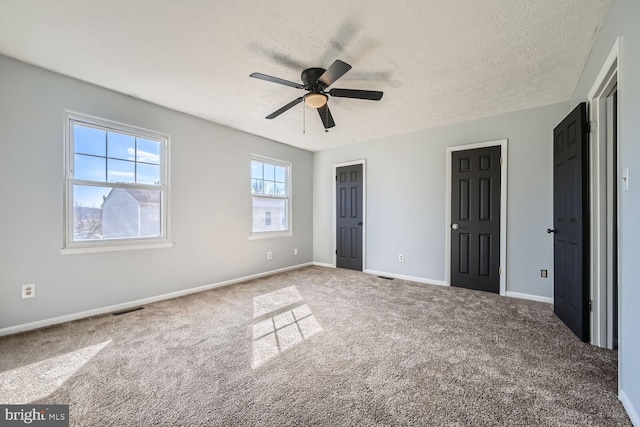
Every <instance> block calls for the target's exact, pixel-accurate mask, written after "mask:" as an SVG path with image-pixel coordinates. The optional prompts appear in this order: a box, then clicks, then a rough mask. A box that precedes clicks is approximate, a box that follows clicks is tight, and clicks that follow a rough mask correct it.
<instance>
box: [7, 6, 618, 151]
mask: <svg viewBox="0 0 640 427" xmlns="http://www.w3.org/2000/svg"><path fill="white" fill-rule="evenodd" d="M609 4H610V0H517V1H514V0H482V1H477V0H453V1H443V0H430V1H419V0H404V1H360V2H356V1H344V0H339V1H338V0H325V1H323V2H315V1H314V2H310V1H300V0H271V1H255V0H241V1H231V0H229V1H226V0H219V1H213V0H209V1H205V0H180V1H178V0H175V1H169V0H162V1H160V0H108V1H105V0H55V1H51V0H0V53H2V54H5V55H7V56H10V57H13V58H17V59H20V60H23V61H26V62H29V63H32V64H35V65H39V66H41V67H44V68H47V69H50V70H53V71H57V72H60V73H62V74H66V75H69V76H72V77H75V78H78V79H80V80H84V81H87V82H91V83H94V84H96V85H99V86H103V87H106V88H110V89H113V90H116V91H119V92H122V93H126V94H129V95H132V96H135V97H138V98H142V99H145V100H148V101H151V102H154V103H156V104H160V105H164V106H167V107H169V108H173V109H175V110H179V111H184V112H186V113H189V114H192V115H194V116H198V117H202V118H205V119H207V120H211V121H213V122H216V123H220V124H223V125H226V126H229V127H232V128H236V129H240V130H243V131H246V132H249V133H252V134H256V135H261V136H264V137H266V138H270V139H273V140H276V141H280V142H284V143H286V144H290V145H294V146H298V147H302V148H305V149H309V150H314V151H316V150H323V149H326V148H331V147H336V146H340V145H345V144H350V143H353V142H360V141H367V140H372V139H376V138H380V137H385V136H390V135H394V134H401V133H407V132H411V131H416V130H420V129H425V128H430V127H434V126H439V125H444V124H448V123H454V122H459V121H464V120H469V119H474V118H478V117H485V116H491V115H495V114H500V113H504V112H508V111H515V110H521V109H525V108H531V107H536V106H541V105H548V104H553V103H557V102H563V101H567V100H569V99H570V97H571V94H572V92H573V90H574V88H575V86H576V83H577V81H578V78H579V76H580V73H581V71H582V68H583V66H584V64H585V62H586V59H587V56H588V54H589V51H590V49H591V46H592V43H593V39H594V37H595V33H596V32H597V29H598V27H599V25H600V24H601V22H602V20H603V18H604V16H605V14H606V11H607V9H608V7H609ZM335 59H341V60H343V61H345V62H347V63H349V64H351V65H352V66H353V69H352V70H351V71H350V72H348V73H347V74H346V75H345V76H344V77H343V78H341V79H340V80H338V82H336V83H335V84H334V85H333V86H332V87H339V88H354V89H369V90H381V91H384V97H383V98H382V100H381V101H380V102H373V101H363V100H352V99H344V98H342V99H339V98H332V99H330V101H329V106H330V107H331V111H332V113H333V117H334V119H335V121H336V127H335V128H333V129H331V130H330V132H329V133H325V132H324V130H323V128H322V123H321V121H320V119H319V117H318V114H317V113H316V112H315V111H313V110H311V109H309V108H306V133H305V134H303V133H302V130H303V111H304V110H305V109H304V108H303V104H301V105H298V106H296V107H294V108H292V109H291V110H289V111H287V112H285V113H284V114H282V115H281V116H280V117H278V118H276V119H274V120H265V118H264V117H265V116H266V115H268V114H270V113H272V112H273V111H275V110H276V109H278V108H280V107H281V106H283V105H285V104H287V103H288V102H290V101H291V100H293V99H295V98H297V97H299V96H301V95H302V94H303V93H304V92H302V91H300V90H297V89H295V88H291V87H287V86H280V85H277V84H273V83H269V82H265V81H261V80H256V79H251V78H249V74H250V73H252V72H262V73H265V74H270V75H273V76H277V77H280V78H284V79H287V80H292V81H295V82H299V81H300V72H301V71H302V69H303V68H307V67H322V68H327V67H328V66H329V65H330V64H331V63H332V62H333V61H334V60H335Z"/></svg>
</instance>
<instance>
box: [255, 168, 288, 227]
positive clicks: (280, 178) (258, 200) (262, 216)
mask: <svg viewBox="0 0 640 427" xmlns="http://www.w3.org/2000/svg"><path fill="white" fill-rule="evenodd" d="M289 168H290V166H289V164H288V163H285V162H280V161H277V160H271V159H262V158H254V159H252V160H251V195H252V198H253V227H252V230H251V231H252V233H265V232H283V231H290V228H291V227H290V223H289Z"/></svg>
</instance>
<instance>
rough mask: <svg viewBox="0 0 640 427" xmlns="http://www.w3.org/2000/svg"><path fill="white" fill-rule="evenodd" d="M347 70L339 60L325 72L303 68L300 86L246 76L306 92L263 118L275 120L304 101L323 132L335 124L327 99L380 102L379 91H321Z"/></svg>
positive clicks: (254, 74) (258, 75)
mask: <svg viewBox="0 0 640 427" xmlns="http://www.w3.org/2000/svg"><path fill="white" fill-rule="evenodd" d="M350 69H351V65H349V64H347V63H346V62H343V61H340V60H339V59H337V60H335V61H334V62H333V64H331V66H330V67H329V68H327V69H326V70H325V69H324V68H317V67H314V68H307V69H306V70H304V71H303V72H302V74H301V75H300V79H301V80H302V84H300V83H295V82H292V81H289V80H284V79H281V78H278V77H273V76H269V75H266V74H262V73H252V74H251V75H250V76H249V77H253V78H254V79H260V80H265V81H268V82H272V83H278V84H281V85H284V86H290V87H293V88H296V89H304V90H306V91H308V92H309V93H307V94H306V95H304V96H301V97H299V98H297V99H294V100H293V101H291V102H290V103H288V104H287V105H285V106H284V107H281V108H280V109H278V110H276V111H274V112H273V113H271V114H269V115H268V116H267V117H266V118H267V119H275V118H276V117H278V116H279V115H280V114H282V113H284V112H285V111H287V110H289V109H291V108H292V107H294V106H296V105H298V104H299V103H301V102H302V101H304V103H305V104H306V105H308V106H309V107H311V108H315V109H316V110H317V111H318V114H319V115H320V119H321V120H322V124H323V125H324V128H325V131H326V130H327V129H329V128H332V127H334V126H335V125H336V124H335V122H334V121H333V117H332V116H331V111H329V106H328V105H327V102H328V101H329V96H333V97H336V98H352V99H366V100H369V101H380V99H382V92H380V91H374V90H358V89H331V90H329V91H328V92H326V91H325V90H326V89H327V88H328V87H329V86H331V85H332V84H333V83H335V81H336V80H338V79H339V78H340V77H342V76H344V75H345V73H346V72H347V71H349V70H350Z"/></svg>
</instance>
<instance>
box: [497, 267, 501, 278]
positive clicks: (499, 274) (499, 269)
mask: <svg viewBox="0 0 640 427" xmlns="http://www.w3.org/2000/svg"><path fill="white" fill-rule="evenodd" d="M498 276H502V267H498Z"/></svg>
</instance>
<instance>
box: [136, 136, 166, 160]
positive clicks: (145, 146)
mask: <svg viewBox="0 0 640 427" xmlns="http://www.w3.org/2000/svg"><path fill="white" fill-rule="evenodd" d="M160 144H161V143H160V141H152V140H150V139H143V138H138V152H137V160H138V161H139V162H144V163H153V164H154V165H159V164H160Z"/></svg>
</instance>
